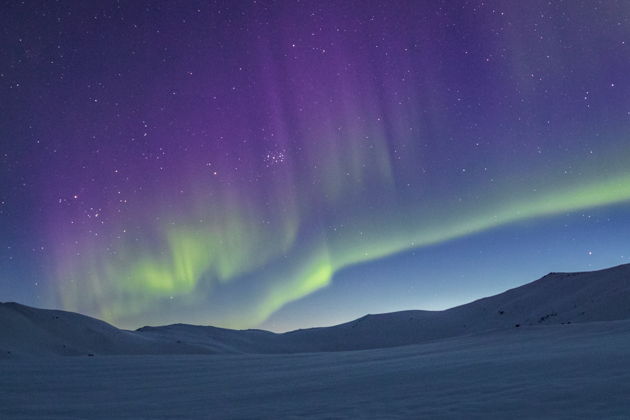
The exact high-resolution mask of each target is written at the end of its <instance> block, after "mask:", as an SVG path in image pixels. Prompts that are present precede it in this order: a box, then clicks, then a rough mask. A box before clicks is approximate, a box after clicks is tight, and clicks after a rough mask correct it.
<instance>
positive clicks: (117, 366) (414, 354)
mask: <svg viewBox="0 0 630 420" xmlns="http://www.w3.org/2000/svg"><path fill="white" fill-rule="evenodd" d="M628 395H630V321H608V322H593V323H581V324H570V325H536V326H525V327H521V328H510V329H505V330H500V331H493V332H488V333H482V334H478V335H474V336H460V337H455V338H451V339H445V340H440V341H436V342H431V343H424V344H417V345H412V346H405V347H396V348H387V349H374V350H366V351H354V352H323V353H302V354H283V355H263V354H255V355H251V354H244V355H213V356H207V355H206V356H204V355H166V356H97V357H57V358H49V357H38V358H19V357H13V358H12V359H5V360H0V418H2V419H66V418H89V419H112V418H116V419H119V418H133V419H166V418H181V419H196V418H200V419H297V418H309V419H398V418H408V419H419V418H430V419H463V418H465V419H509V418H515V419H521V418H527V419H600V418H606V419H627V418H628V417H629V415H630V399H629V398H628Z"/></svg>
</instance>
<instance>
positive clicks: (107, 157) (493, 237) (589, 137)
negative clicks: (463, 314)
mask: <svg viewBox="0 0 630 420" xmlns="http://www.w3.org/2000/svg"><path fill="white" fill-rule="evenodd" d="M1 4H2V5H1V9H0V31H1V32H0V42H1V44H0V45H2V48H0V300H2V301H9V300H15V301H19V302H21V303H24V304H28V305H34V306H40V307H49V308H61V309H66V310H71V311H78V312H81V313H84V314H88V315H91V316H95V317H99V318H101V319H104V320H106V321H109V322H112V323H114V324H115V325H117V326H121V327H125V328H136V327H139V326H142V325H145V324H153V325H155V324H165V323H174V322H187V323H199V324H211V325H217V326H225V327H234V328H249V327H261V328H267V329H272V330H276V331H283V330H287V329H292V328H299V327H308V326H316V325H329V324H333V323H340V322H344V321H348V320H350V319H352V318H356V317H358V316H362V315H364V314H365V313H377V312H388V311H395V310H402V309H444V308H447V307H450V306H453V305H456V304H461V303H465V302H467V301H469V300H472V299H476V298H479V297H482V296H486V295H489V294H494V293H498V292H501V291H503V290H505V289H507V288H510V287H515V286H519V285H521V284H524V283H525V282H528V281H531V280H534V279H536V278H537V277H540V276H542V275H544V274H546V273H547V272H549V271H579V270H588V269H595V268H603V267H606V266H612V265H616V264H621V263H625V262H630V241H629V239H628V238H630V77H629V75H630V2H627V1H614V0H610V1H595V0H584V1H579V0H572V1H568V0H567V1H557V0H545V1H537V0H530V1H520V0H513V1H507V0H505V1H457V0H443V1H438V0H435V1H434V0H431V1H428V0H427V1H420V0H413V1H389V0H379V1H375V0H356V1H351V0H344V1H332V0H318V1H298V0H283V1H273V0H258V1H237V0H225V1H199V2H194V1H170V2H167V1H162V2H159V1H118V2H115V1H99V2H89V1H56V2H55V1H47V0H46V1H26V2H18V1H2V2H1Z"/></svg>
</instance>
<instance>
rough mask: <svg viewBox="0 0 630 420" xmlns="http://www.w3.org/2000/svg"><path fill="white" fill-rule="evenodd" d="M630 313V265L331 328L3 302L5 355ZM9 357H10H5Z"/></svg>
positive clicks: (260, 345) (298, 344) (338, 346)
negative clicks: (165, 319)
mask: <svg viewBox="0 0 630 420" xmlns="http://www.w3.org/2000/svg"><path fill="white" fill-rule="evenodd" d="M623 319H630V265H622V266H618V267H613V268H610V269H607V270H601V271H595V272H587V273H552V274H549V275H547V276H545V277H543V278H541V279H539V280H537V281H534V282H532V283H529V284H526V285H524V286H521V287H517V288H515V289H511V290H508V291H506V292H504V293H501V294H499V295H496V296H492V297H488V298H484V299H480V300H477V301H475V302H471V303H469V304H466V305H462V306H458V307H455V308H452V309H448V310H445V311H403V312H394V313H388V314H380V315H367V316H364V317H362V318H359V319H357V320H354V321H351V322H348V323H345V324H341V325H337V326H333V327H326V328H311V329H305V330H297V331H292V332H288V333H284V334H274V333H271V332H268V331H261V330H244V331H237V330H229V329H223V328H216V327H205V326H193V325H185V324H175V325H168V326H162V327H143V328H140V329H138V330H137V331H124V330H119V329H117V328H115V327H113V326H111V325H109V324H107V323H105V322H102V321H99V320H96V319H93V318H89V317H86V316H83V315H79V314H74V313H70V312H64V311H51V310H42V309H35V308H30V307H26V306H23V305H19V304H15V303H5V304H0V354H4V355H8V354H9V352H10V353H11V354H31V355H35V354H39V355H45V354H49V355H81V354H87V353H92V354H99V355H104V354H191V353H198V354H199V353H200V354H216V353H297V352H317V351H343V350H361V349H374V348H383V347H394V346H401V345H408V344H417V343H424V342H428V341H433V340H440V339H444V338H450V337H458V336H465V335H471V334H478V333H482V332H485V331H492V330H504V329H515V328H523V327H525V326H540V325H554V324H565V325H568V324H575V323H583V322H593V321H611V320H623ZM0 357H2V356H0Z"/></svg>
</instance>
